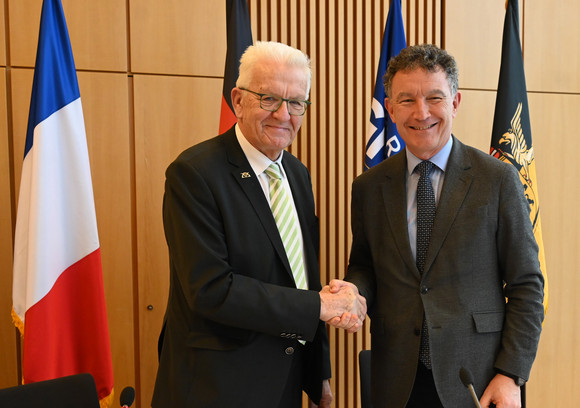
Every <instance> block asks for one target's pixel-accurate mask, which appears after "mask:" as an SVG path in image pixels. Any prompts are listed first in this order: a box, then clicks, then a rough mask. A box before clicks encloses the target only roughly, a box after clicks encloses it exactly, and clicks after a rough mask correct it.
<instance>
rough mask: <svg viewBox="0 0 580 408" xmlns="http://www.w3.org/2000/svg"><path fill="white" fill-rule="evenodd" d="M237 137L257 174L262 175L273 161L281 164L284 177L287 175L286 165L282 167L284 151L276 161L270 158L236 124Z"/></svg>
mask: <svg viewBox="0 0 580 408" xmlns="http://www.w3.org/2000/svg"><path fill="white" fill-rule="evenodd" d="M235 130H236V138H237V139H238V143H239V144H240V146H241V148H242V151H243V152H244V154H245V155H246V158H247V159H248V161H249V162H250V166H251V167H252V170H254V173H255V174H256V175H258V176H259V175H260V174H262V173H263V172H264V170H266V169H267V168H268V166H270V164H272V163H278V165H279V166H280V169H281V172H282V177H286V173H285V172H284V167H282V157H283V156H284V151H282V152H281V153H280V156H278V158H277V159H276V160H274V161H272V160H270V158H269V157H268V156H266V155H265V154H264V153H262V152H261V151H259V150H258V149H256V148H255V147H254V146H253V145H252V144H251V143H250V142H248V139H246V137H245V136H244V134H243V133H242V131H241V130H240V127H239V126H238V125H237V124H236V128H235Z"/></svg>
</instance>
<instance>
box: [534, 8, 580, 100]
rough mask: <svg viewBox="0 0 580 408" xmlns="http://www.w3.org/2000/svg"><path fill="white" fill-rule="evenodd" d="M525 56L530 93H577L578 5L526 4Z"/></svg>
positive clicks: (579, 82) (579, 55)
mask: <svg viewBox="0 0 580 408" xmlns="http://www.w3.org/2000/svg"><path fill="white" fill-rule="evenodd" d="M524 11H525V35H524V37H523V39H524V55H525V66H526V80H527V84H528V90H529V91H549V92H565V93H576V94H577V93H579V92H580V75H579V74H578V73H579V72H580V53H579V52H578V50H580V24H578V23H579V22H580V2H578V1H566V2H561V1H560V2H558V3H554V4H552V5H551V7H548V6H547V5H546V4H545V3H544V2H542V1H541V0H525V9H524Z"/></svg>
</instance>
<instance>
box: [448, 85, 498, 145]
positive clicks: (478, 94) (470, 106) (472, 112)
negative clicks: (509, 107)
mask: <svg viewBox="0 0 580 408" xmlns="http://www.w3.org/2000/svg"><path fill="white" fill-rule="evenodd" d="M459 91H460V92H461V103H460V104H459V109H458V110H457V116H456V117H455V119H454V120H453V134H454V135H455V136H457V137H458V138H459V140H461V141H462V142H463V143H465V144H468V145H470V146H473V147H476V148H478V149H479V150H481V151H483V152H485V153H489V146H490V143H491V129H492V125H493V113H494V110H495V96H496V93H495V92H491V91H487V90H471V89H466V90H462V89H460V90H459Z"/></svg>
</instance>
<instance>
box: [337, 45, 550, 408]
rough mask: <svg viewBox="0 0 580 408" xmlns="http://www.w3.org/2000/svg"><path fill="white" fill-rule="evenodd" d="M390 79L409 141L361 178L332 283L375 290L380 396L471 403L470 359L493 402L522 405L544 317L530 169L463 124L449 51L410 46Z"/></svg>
mask: <svg viewBox="0 0 580 408" xmlns="http://www.w3.org/2000/svg"><path fill="white" fill-rule="evenodd" d="M384 85H385V91H386V95H387V96H386V99H385V104H386V107H387V110H388V112H389V115H390V117H391V119H392V120H393V122H394V123H396V125H397V130H398V131H399V134H400V135H401V137H402V138H403V140H404V141H405V143H406V148H405V151H404V152H403V153H399V154H396V155H394V156H392V157H391V158H389V159H387V160H385V161H384V162H382V163H381V164H379V165H377V166H375V167H373V168H372V169H370V170H368V171H367V172H365V173H364V174H362V175H361V176H359V177H358V178H357V179H356V180H355V181H354V183H353V187H352V232H353V242H352V249H351V254H350V261H349V266H348V272H347V275H346V278H345V281H339V280H334V281H332V282H331V283H330V288H331V291H337V290H339V289H344V288H345V287H351V288H352V289H353V290H357V289H358V291H359V292H360V294H361V295H362V296H363V297H365V298H366V301H367V305H368V310H369V316H370V317H371V336H372V339H371V344H372V347H371V349H372V354H371V362H372V364H371V366H372V376H371V378H372V382H371V395H372V401H373V405H374V406H375V407H393V408H404V407H406V408H418V407H429V408H432V407H447V408H457V407H469V406H472V404H473V401H471V396H470V394H469V392H468V391H467V390H466V389H465V388H464V386H463V384H462V382H461V381H460V378H459V371H460V369H461V367H464V368H466V369H467V370H469V371H470V372H471V373H472V376H473V379H474V384H473V385H474V388H475V390H476V392H477V394H478V396H479V397H480V398H481V405H482V407H489V406H490V404H492V403H493V404H496V405H497V406H499V407H505V408H511V407H519V406H520V388H519V387H520V386H521V385H522V384H523V383H524V382H525V381H526V380H527V379H528V376H529V374H530V370H531V367H532V363H533V361H534V358H535V356H536V351H537V347H538V341H539V337H540V332H541V328H542V321H543V317H544V308H543V305H542V300H543V285H544V281H543V278H542V273H541V271H540V265H539V261H538V246H537V244H536V241H535V239H534V234H533V231H532V225H531V222H530V218H529V212H530V209H529V206H528V203H527V201H526V198H525V195H524V191H523V186H522V183H521V182H520V179H519V177H518V174H517V172H516V171H515V169H514V168H513V166H511V165H509V164H506V163H503V162H501V161H499V160H497V159H495V158H494V157H492V156H490V155H488V154H485V153H483V152H481V151H479V150H476V149H474V148H472V147H469V146H466V145H464V144H463V143H461V142H460V141H459V140H458V139H457V138H456V137H455V136H453V135H452V134H451V128H452V122H453V119H454V118H455V116H456V114H457V109H458V107H459V104H460V102H461V94H460V93H459V92H458V91H457V89H458V74H457V65H456V63H455V60H454V59H453V57H452V56H450V55H449V54H448V53H447V52H446V51H444V50H442V49H439V48H438V47H436V46H434V45H419V46H413V47H409V48H406V49H404V50H402V51H401V53H400V54H399V55H398V56H397V57H395V58H393V59H392V60H391V61H390V62H389V66H388V68H387V72H386V74H385V77H384ZM330 323H331V324H334V325H336V326H338V327H341V319H339V318H336V319H334V320H332V321H331V322H330Z"/></svg>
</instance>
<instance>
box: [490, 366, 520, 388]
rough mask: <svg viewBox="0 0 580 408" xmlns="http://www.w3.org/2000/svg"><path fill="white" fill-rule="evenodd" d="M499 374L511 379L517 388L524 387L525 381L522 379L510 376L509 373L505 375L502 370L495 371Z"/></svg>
mask: <svg viewBox="0 0 580 408" xmlns="http://www.w3.org/2000/svg"><path fill="white" fill-rule="evenodd" d="M497 371H498V372H499V373H500V374H503V375H505V376H506V377H509V378H511V379H512V380H514V382H515V383H516V385H517V386H518V387H521V386H522V385H524V384H525V383H526V380H524V379H523V378H522V377H518V376H517V375H514V374H510V373H506V372H505V371H503V370H497Z"/></svg>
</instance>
